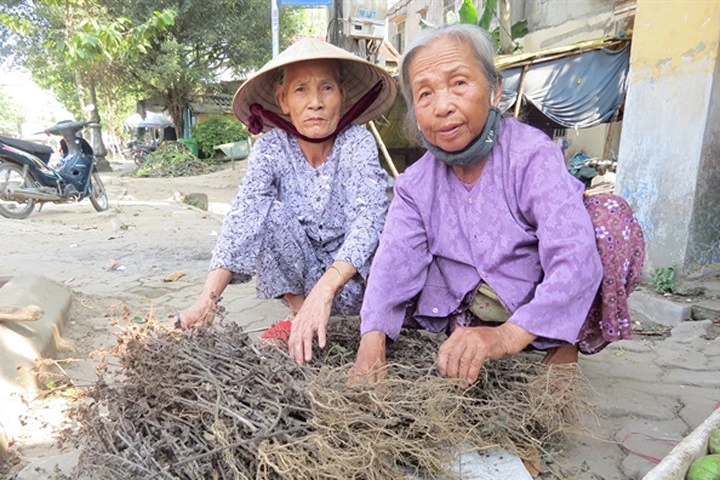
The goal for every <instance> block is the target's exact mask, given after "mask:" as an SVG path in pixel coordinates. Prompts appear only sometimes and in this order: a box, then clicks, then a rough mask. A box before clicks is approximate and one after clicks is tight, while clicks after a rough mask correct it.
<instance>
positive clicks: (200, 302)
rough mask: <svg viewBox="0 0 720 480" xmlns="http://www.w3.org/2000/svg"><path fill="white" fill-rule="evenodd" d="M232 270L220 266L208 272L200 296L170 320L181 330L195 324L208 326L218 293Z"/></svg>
mask: <svg viewBox="0 0 720 480" xmlns="http://www.w3.org/2000/svg"><path fill="white" fill-rule="evenodd" d="M232 275H233V274H232V272H230V271H229V270H225V269H222V268H216V269H215V270H211V271H210V273H208V276H207V278H206V279H205V287H204V289H203V293H202V294H201V295H200V298H198V299H197V301H196V302H195V303H194V304H193V305H192V306H190V307H189V308H186V309H185V310H183V311H182V312H180V314H179V315H176V316H175V317H172V318H171V320H170V321H171V322H172V323H173V324H174V325H175V326H177V327H180V328H182V329H183V330H185V329H188V328H191V327H195V326H203V327H205V326H208V325H210V324H211V323H212V321H213V319H214V318H215V312H216V311H217V304H218V301H219V299H220V295H221V294H222V292H223V291H224V290H225V287H227V286H228V284H229V283H230V280H232Z"/></svg>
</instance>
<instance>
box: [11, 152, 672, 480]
mask: <svg viewBox="0 0 720 480" xmlns="http://www.w3.org/2000/svg"><path fill="white" fill-rule="evenodd" d="M112 166H113V169H114V171H113V172H111V173H107V174H103V175H102V177H103V179H104V181H105V184H106V187H107V190H108V193H109V198H110V208H109V210H108V211H106V212H103V213H96V212H95V211H94V209H93V208H92V206H91V205H90V203H89V202H88V201H87V200H86V201H83V202H81V203H79V204H73V205H52V204H50V205H46V206H45V207H44V208H43V209H42V211H41V212H37V211H36V212H35V213H33V215H32V216H31V217H30V218H28V219H26V220H20V221H18V220H7V219H4V218H0V230H1V231H2V238H3V249H4V251H5V256H4V259H3V261H2V263H1V264H0V276H13V275H16V274H21V273H35V274H40V275H44V276H46V277H49V278H51V279H53V280H56V281H58V282H61V283H64V284H66V285H68V286H69V287H71V288H72V290H73V306H72V311H71V316H70V320H69V322H68V324H67V325H66V326H65V328H64V331H63V334H62V335H63V348H62V350H61V352H60V353H59V355H58V357H59V359H60V363H59V366H60V367H62V369H64V370H65V371H66V372H67V373H68V375H70V377H72V378H73V382H74V383H75V384H76V385H77V386H82V385H88V384H91V383H92V382H94V380H95V375H94V363H93V360H92V358H91V353H92V352H93V351H96V350H97V349H99V348H102V347H107V346H110V345H113V344H114V343H115V337H114V335H113V332H114V331H116V330H117V329H118V328H119V327H120V326H121V325H122V324H123V323H126V322H133V321H135V322H141V321H143V319H144V318H146V317H147V316H150V315H152V316H154V317H155V318H159V319H166V318H168V317H169V316H170V315H172V314H175V313H177V312H178V311H179V310H181V309H182V308H184V307H185V306H187V305H189V304H190V303H191V302H192V301H193V300H194V299H195V297H196V296H197V295H198V294H199V293H200V291H201V288H202V283H203V281H204V278H205V274H206V271H207V266H208V262H209V260H210V257H211V252H212V249H213V246H214V244H215V240H216V236H217V233H218V231H219V229H220V225H221V222H222V218H223V216H224V214H225V213H226V211H227V210H228V208H229V203H230V201H231V200H232V198H233V197H234V195H235V192H236V190H237V185H238V183H239V181H240V179H241V178H242V176H243V174H244V172H245V163H244V162H243V161H240V162H234V163H231V164H226V165H224V167H223V169H222V170H220V171H218V172H215V173H211V174H208V175H203V176H198V177H186V178H168V179H166V178H158V179H140V178H133V177H130V176H129V175H128V172H129V170H131V169H132V165H131V164H130V163H128V162H122V163H113V164H112ZM189 193H205V194H207V195H208V198H209V202H210V208H209V211H207V212H206V211H202V210H200V209H198V208H195V207H192V206H189V205H187V204H185V203H184V202H183V201H182V198H183V196H184V195H187V194H189ZM173 274H175V275H174V276H173ZM170 277H173V278H170ZM177 277H179V278H177ZM169 280H172V281H169ZM224 297H225V298H224V299H223V305H225V306H226V308H227V309H228V311H229V312H231V314H232V315H235V316H242V317H243V318H244V319H245V320H246V321H245V322H243V323H245V324H248V329H250V330H251V331H252V330H255V331H261V330H262V329H263V328H264V327H266V326H268V325H270V324H272V323H273V322H274V321H276V320H278V319H280V318H283V317H284V315H285V313H286V312H285V309H284V308H283V307H282V305H280V304H279V303H274V302H261V301H259V300H256V299H255V298H254V286H253V285H252V284H247V285H242V286H232V287H230V288H229V289H228V291H227V294H226V295H225V296H224ZM652 328H653V326H652V325H649V326H646V327H644V331H645V333H647V334H648V337H649V339H651V340H652V339H653V338H658V339H662V338H663V337H664V336H665V335H664V333H665V332H658V331H656V330H655V331H651V330H652ZM622 353H624V352H622ZM622 353H608V356H610V355H615V356H617V355H620V354H622ZM70 401H71V400H70V399H63V398H62V397H60V398H54V399H53V400H51V401H48V400H42V399H40V398H38V399H29V404H28V405H29V413H28V418H27V419H26V422H27V425H26V427H27V428H24V429H23V431H22V432H20V433H18V434H16V435H13V436H14V438H15V445H14V447H13V448H12V451H13V452H14V459H13V461H12V462H13V465H12V466H13V468H12V471H11V472H6V474H7V475H6V477H7V478H15V474H16V473H17V472H18V471H19V470H20V469H21V468H22V467H23V466H26V465H28V464H30V463H32V462H35V461H37V460H38V459H43V458H48V457H51V456H53V455H57V454H61V453H67V449H64V450H63V449H62V448H60V447H59V446H58V445H57V444H56V436H57V430H56V429H57V427H58V426H60V425H62V423H63V421H64V419H65V417H64V415H63V413H62V410H63V408H64V407H66V406H67V403H68V402H70ZM612 421H613V420H612V419H611V420H610V422H611V425H610V427H609V428H602V429H600V430H602V431H598V432H597V433H598V434H597V438H596V439H594V440H592V439H590V440H588V441H585V440H582V439H581V440H580V441H579V442H580V443H579V446H576V447H575V448H573V449H572V450H571V452H572V453H571V452H567V453H568V454H569V455H570V456H565V457H564V458H563V459H562V460H558V459H555V460H558V461H559V462H561V463H560V465H558V464H557V463H556V464H555V466H556V467H559V468H561V469H562V471H564V472H570V473H571V474H572V475H571V476H563V477H560V476H557V475H556V474H547V476H545V475H544V476H543V478H578V479H579V478H592V479H603V478H604V479H607V480H609V479H610V478H621V477H617V476H614V475H608V474H602V475H601V474H600V473H594V472H596V471H597V472H602V471H603V470H606V471H614V472H617V471H618V468H619V467H618V465H619V464H620V462H621V461H622V459H623V458H624V456H625V452H624V451H623V450H622V448H620V447H618V439H617V438H615V439H613V438H612V436H613V433H612V431H613V429H615V427H618V425H614V426H613V424H612ZM618 428H619V427H618ZM603 464H612V467H611V468H610V467H608V468H605V467H602V465H603ZM598 465H600V467H597V466H598ZM640 468H646V466H641V467H640ZM0 477H2V470H0ZM27 478H31V477H27ZM36 478H46V477H45V476H43V475H40V476H38V477H36Z"/></svg>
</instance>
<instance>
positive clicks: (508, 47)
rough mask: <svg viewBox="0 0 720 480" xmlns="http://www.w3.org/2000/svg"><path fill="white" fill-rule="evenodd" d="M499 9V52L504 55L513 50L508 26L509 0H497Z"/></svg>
mask: <svg viewBox="0 0 720 480" xmlns="http://www.w3.org/2000/svg"><path fill="white" fill-rule="evenodd" d="M499 7H500V8H499V10H500V54H501V55H506V54H509V53H512V52H513V49H514V47H515V45H514V44H513V40H512V36H511V28H512V27H511V26H510V0H499Z"/></svg>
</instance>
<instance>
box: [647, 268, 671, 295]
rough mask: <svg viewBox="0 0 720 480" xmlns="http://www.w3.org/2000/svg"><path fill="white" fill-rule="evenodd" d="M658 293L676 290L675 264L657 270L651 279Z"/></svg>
mask: <svg viewBox="0 0 720 480" xmlns="http://www.w3.org/2000/svg"><path fill="white" fill-rule="evenodd" d="M650 283H651V284H652V286H653V287H654V288H655V291H656V292H657V293H672V292H674V291H675V266H674V265H671V266H669V267H662V268H658V269H657V270H655V273H654V274H653V276H652V279H651V280H650Z"/></svg>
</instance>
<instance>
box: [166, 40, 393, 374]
mask: <svg viewBox="0 0 720 480" xmlns="http://www.w3.org/2000/svg"><path fill="white" fill-rule="evenodd" d="M395 93H396V88H395V84H394V82H393V80H392V78H391V77H390V76H389V75H388V74H387V73H386V72H385V71H384V70H382V69H381V68H379V67H377V66H375V65H373V64H371V63H369V62H366V61H364V60H361V59H360V58H358V57H356V56H354V55H351V54H350V53H348V52H346V51H345V50H342V49H340V48H337V47H334V46H332V45H330V44H327V43H325V42H323V41H320V40H316V39H304V40H301V41H300V42H298V43H296V44H294V45H292V46H291V47H289V48H288V49H287V50H285V51H284V52H282V53H281V54H280V55H278V56H277V57H276V58H275V59H273V60H272V61H270V62H269V63H268V64H267V65H265V66H264V67H263V68H262V69H261V70H260V71H259V72H258V73H257V74H256V75H255V76H254V77H252V78H251V79H250V80H248V81H247V82H245V84H243V86H241V87H240V89H239V90H238V91H237V93H236V94H235V98H234V101H233V108H234V110H235V114H236V115H237V116H238V117H239V118H241V119H242V120H243V121H245V123H246V124H247V125H248V127H249V129H250V131H251V132H253V133H260V131H263V130H269V131H267V133H265V134H264V135H263V136H262V137H261V138H259V139H258V140H257V141H256V142H255V145H254V146H253V149H252V151H251V152H250V157H249V159H248V171H247V174H246V176H245V178H244V179H243V181H242V183H241V185H240V188H239V192H238V194H237V197H236V198H235V200H234V201H233V203H232V209H231V211H230V213H229V214H228V215H227V217H226V218H225V220H224V222H223V226H222V230H221V232H220V235H219V236H218V240H217V245H216V247H215V250H214V252H213V257H212V260H211V263H210V272H209V274H208V277H207V280H206V282H205V287H204V290H203V292H202V294H201V295H200V297H199V298H198V300H197V301H196V302H195V303H194V304H193V305H192V306H191V307H190V308H188V309H186V310H185V311H183V312H182V313H181V314H180V316H179V320H180V322H181V324H182V326H183V327H185V328H187V327H190V326H193V325H198V324H207V323H209V322H210V321H211V320H212V318H213V315H214V311H215V307H216V305H215V304H216V299H217V298H218V297H219V296H220V295H221V294H222V292H223V290H224V289H225V287H226V286H227V285H228V284H230V283H233V282H244V281H248V280H249V279H250V277H251V275H252V274H253V273H254V272H256V273H257V294H258V297H259V298H280V299H282V300H283V301H284V303H286V304H287V306H288V307H289V309H290V312H289V314H288V317H287V319H286V320H283V321H280V322H278V323H277V324H275V325H274V326H273V327H271V328H270V329H269V330H268V331H266V332H265V334H264V335H263V336H264V338H266V339H273V340H280V341H282V342H288V346H289V349H290V353H291V355H293V357H294V358H295V359H296V360H297V361H298V362H300V363H302V362H305V361H309V360H310V359H311V351H312V348H311V347H312V340H313V338H314V336H315V335H317V336H318V340H319V344H320V346H321V347H324V344H325V336H326V326H327V322H328V318H329V316H330V315H331V314H335V313H340V314H357V313H358V312H359V309H360V305H361V303H362V296H363V291H364V285H365V279H366V278H367V275H368V273H369V271H370V262H371V259H372V256H373V254H374V252H375V249H376V247H377V244H378V236H379V233H380V230H381V229H382V226H383V223H384V221H385V214H386V211H387V206H388V199H387V194H386V187H387V175H386V174H385V172H384V170H383V169H382V168H381V166H380V164H379V162H378V155H377V146H376V144H375V141H374V139H373V137H372V135H371V134H370V133H369V132H368V131H367V130H366V129H365V128H363V127H362V126H360V125H359V124H362V123H364V122H367V121H368V120H371V119H372V118H374V117H376V116H378V115H381V114H382V113H383V112H385V111H386V110H387V109H388V108H389V107H390V106H391V105H392V102H393V101H394V97H395ZM273 127H275V128H273Z"/></svg>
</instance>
